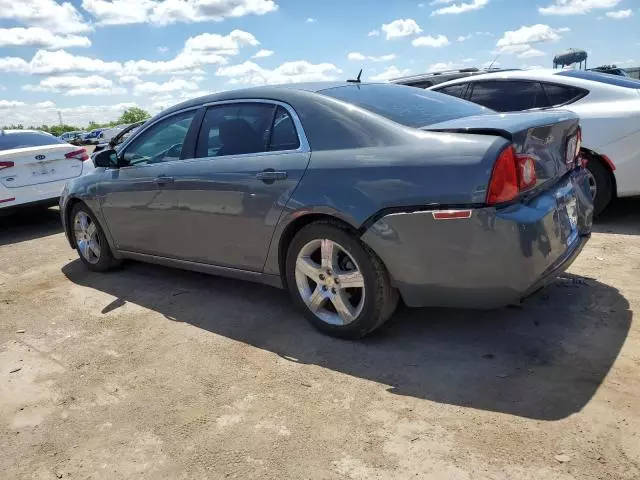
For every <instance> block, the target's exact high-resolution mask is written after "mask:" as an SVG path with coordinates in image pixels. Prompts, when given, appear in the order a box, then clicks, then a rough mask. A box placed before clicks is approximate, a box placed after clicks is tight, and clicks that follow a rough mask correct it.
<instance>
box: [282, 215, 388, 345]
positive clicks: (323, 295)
mask: <svg viewBox="0 0 640 480" xmlns="http://www.w3.org/2000/svg"><path fill="white" fill-rule="evenodd" d="M286 277H287V285H288V288H289V291H290V293H291V296H292V297H293V299H294V302H296V303H297V304H298V306H299V307H300V308H301V309H302V311H303V312H304V314H305V316H306V317H307V319H308V320H309V321H310V322H311V323H312V324H313V325H314V326H315V327H316V328H318V329H319V330H321V331H322V332H324V333H327V334H329V335H333V336H336V337H341V338H359V337H362V336H364V335H366V334H367V333H369V332H371V331H373V330H375V329H376V328H378V327H379V326H380V325H382V324H383V323H384V322H385V321H386V320H387V319H388V318H389V317H390V316H391V314H392V313H393V311H394V310H395V307H396V305H397V302H398V294H397V291H396V290H395V289H394V288H393V287H392V286H391V282H390V280H389V275H388V273H387V271H386V269H385V268H384V265H383V264H382V262H381V260H380V259H379V258H378V257H377V256H376V255H375V253H373V252H372V251H371V250H370V249H368V248H367V247H366V245H364V244H363V243H362V242H361V241H360V240H359V239H358V238H357V237H356V236H355V235H353V234H351V233H350V232H349V231H348V230H347V229H345V228H344V227H343V226H342V225H340V224H339V223H335V222H331V221H321V222H316V223H312V224H310V225H308V226H306V227H304V228H303V229H302V230H300V231H299V232H298V233H297V234H296V236H295V237H294V238H293V240H292V242H291V245H290V247H289V251H288V253H287V260H286Z"/></svg>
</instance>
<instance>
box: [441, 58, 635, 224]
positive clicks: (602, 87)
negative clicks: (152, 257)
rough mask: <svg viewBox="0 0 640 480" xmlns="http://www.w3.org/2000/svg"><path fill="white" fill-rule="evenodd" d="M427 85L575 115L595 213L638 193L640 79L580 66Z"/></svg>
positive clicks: (488, 102) (515, 107)
mask: <svg viewBox="0 0 640 480" xmlns="http://www.w3.org/2000/svg"><path fill="white" fill-rule="evenodd" d="M429 90H434V91H436V92H441V93H446V94H448V95H453V96H455V97H459V98H463V99H465V100H469V101H472V102H474V103H478V104H480V105H483V106H485V107H488V108H491V109H493V110H496V111H499V112H507V111H509V112H511V111H522V110H530V109H540V108H545V109H546V108H552V109H563V110H571V111H572V112H575V113H577V114H578V115H579V116H580V124H581V126H582V152H583V157H584V158H585V159H586V160H587V162H588V163H587V168H588V170H589V173H590V178H589V182H590V185H591V193H592V195H593V197H594V204H595V213H596V214H598V213H600V212H601V211H602V210H603V209H604V208H605V207H606V206H607V205H608V204H609V202H610V201H611V199H612V198H614V197H616V196H617V197H628V196H635V195H640V81H638V80H634V79H630V78H625V77H620V76H615V75H608V74H604V73H598V72H591V71H584V70H511V71H503V72H496V73H487V74H483V75H476V76H473V77H466V78H461V79H458V80H452V81H450V82H445V83H441V84H439V85H436V86H434V87H431V88H430V89H429Z"/></svg>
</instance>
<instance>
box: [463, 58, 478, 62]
mask: <svg viewBox="0 0 640 480" xmlns="http://www.w3.org/2000/svg"><path fill="white" fill-rule="evenodd" d="M475 61H476V59H475V58H472V57H469V58H463V59H462V63H471V62H475Z"/></svg>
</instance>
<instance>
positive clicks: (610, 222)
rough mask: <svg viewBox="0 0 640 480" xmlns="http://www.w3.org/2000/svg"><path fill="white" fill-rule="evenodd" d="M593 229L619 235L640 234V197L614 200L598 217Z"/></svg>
mask: <svg viewBox="0 0 640 480" xmlns="http://www.w3.org/2000/svg"><path fill="white" fill-rule="evenodd" d="M593 231H594V232H598V233H616V234H618V235H640V197H638V198H620V199H617V200H614V202H613V203H612V204H611V205H610V206H609V207H607V208H606V209H605V210H604V211H603V212H602V214H601V215H600V216H599V217H598V218H596V220H595V222H594V225H593Z"/></svg>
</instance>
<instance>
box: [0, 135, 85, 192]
mask: <svg viewBox="0 0 640 480" xmlns="http://www.w3.org/2000/svg"><path fill="white" fill-rule="evenodd" d="M78 150H79V148H78V147H75V146H73V145H68V144H59V145H47V146H41V147H25V148H16V149H13V150H1V151H0V166H2V165H4V168H1V169H0V183H1V184H2V185H3V186H5V187H7V188H18V187H27V186H29V185H37V184H41V183H49V182H57V181H62V180H69V179H71V178H75V177H78V176H80V175H81V174H82V166H83V162H82V160H79V159H75V158H66V157H65V154H67V153H70V152H75V151H78Z"/></svg>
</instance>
